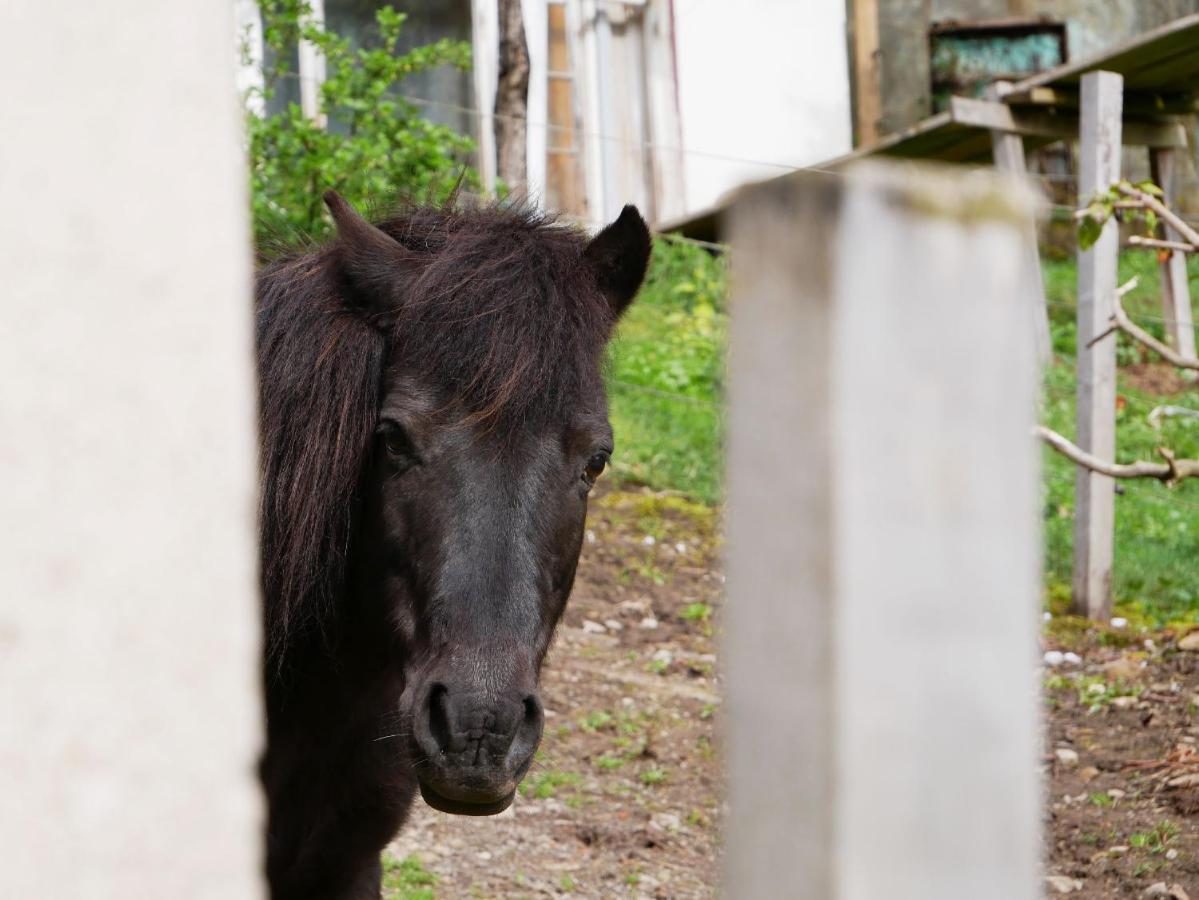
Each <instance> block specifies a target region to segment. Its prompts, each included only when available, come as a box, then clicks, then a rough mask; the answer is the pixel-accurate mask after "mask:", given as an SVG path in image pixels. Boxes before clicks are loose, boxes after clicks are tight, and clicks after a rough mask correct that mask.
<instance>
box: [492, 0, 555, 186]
mask: <svg viewBox="0 0 1199 900" xmlns="http://www.w3.org/2000/svg"><path fill="white" fill-rule="evenodd" d="M499 20H500V46H499V51H498V60H499V71H498V74H497V76H496V93H495V147H496V173H497V174H498V175H499V177H500V178H502V179H503V180H504V183H505V184H506V185H507V187H508V189H509V190H510V191H512V192H513V193H514V194H517V195H518V196H526V190H527V188H528V167H527V165H526V163H525V160H526V153H527V152H528V149H529V148H528V142H529V139H528V135H527V134H526V130H525V123H526V122H527V121H528V118H529V71H530V66H529V45H528V43H527V42H526V41H525V23H524V17H523V16H522V15H521V0H499ZM538 121H544V120H543V119H541V120H538Z"/></svg>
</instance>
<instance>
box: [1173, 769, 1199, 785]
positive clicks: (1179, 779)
mask: <svg viewBox="0 0 1199 900" xmlns="http://www.w3.org/2000/svg"><path fill="white" fill-rule="evenodd" d="M1166 786H1167V787H1172V788H1187V787H1199V772H1192V773H1190V774H1188V775H1177V776H1175V777H1174V778H1171V779H1170V780H1169V781H1167V782H1166Z"/></svg>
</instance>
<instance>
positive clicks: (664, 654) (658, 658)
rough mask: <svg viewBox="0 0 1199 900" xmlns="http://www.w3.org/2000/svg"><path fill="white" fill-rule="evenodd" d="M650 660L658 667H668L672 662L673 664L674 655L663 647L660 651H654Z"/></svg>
mask: <svg viewBox="0 0 1199 900" xmlns="http://www.w3.org/2000/svg"><path fill="white" fill-rule="evenodd" d="M650 659H652V660H653V661H654V662H656V663H657V664H658V665H660V666H669V665H670V664H671V663H672V662H674V654H673V653H671V652H670V651H669V650H667V649H666V648H665V647H663V648H662V649H661V650H655V651H654V655H653V656H651V657H650Z"/></svg>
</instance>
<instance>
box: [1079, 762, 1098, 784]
mask: <svg viewBox="0 0 1199 900" xmlns="http://www.w3.org/2000/svg"><path fill="white" fill-rule="evenodd" d="M1098 777H1099V770H1098V769H1096V768H1095V767H1094V766H1084V767H1083V768H1081V769H1079V770H1078V778H1079V780H1080V781H1082V782H1083V783H1084V784H1085V783H1086V782H1088V781H1094V780H1095V779H1096V778H1098Z"/></svg>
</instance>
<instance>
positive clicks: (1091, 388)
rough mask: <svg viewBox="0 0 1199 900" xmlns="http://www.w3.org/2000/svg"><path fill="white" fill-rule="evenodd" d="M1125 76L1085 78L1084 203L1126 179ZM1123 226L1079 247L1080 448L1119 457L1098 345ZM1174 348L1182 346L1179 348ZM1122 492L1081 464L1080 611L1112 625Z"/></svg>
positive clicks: (1076, 579) (1111, 383)
mask: <svg viewBox="0 0 1199 900" xmlns="http://www.w3.org/2000/svg"><path fill="white" fill-rule="evenodd" d="M1123 107H1124V78H1123V76H1121V75H1117V74H1116V73H1114V72H1089V73H1087V74H1086V75H1084V76H1083V77H1082V111H1081V117H1080V120H1079V129H1078V131H1079V134H1078V198H1079V204H1080V205H1085V204H1087V203H1089V202H1090V199H1091V197H1092V195H1094V194H1095V192H1096V191H1106V190H1107V189H1108V188H1110V187H1111V186H1112V185H1113V184H1114V183H1115V182H1116V181H1118V180H1119V178H1120V149H1121V148H1120V136H1121V131H1122V128H1123V121H1122V119H1121V114H1122V110H1123ZM1119 254H1120V226H1119V223H1117V222H1116V220H1115V217H1114V216H1113V217H1112V218H1111V219H1110V220H1109V221H1108V222H1107V223H1105V224H1104V226H1103V232H1102V234H1101V235H1100V237H1099V239H1098V240H1097V241H1095V244H1094V246H1092V247H1090V248H1088V249H1086V250H1083V249H1082V248H1081V247H1080V248H1079V250H1078V314H1077V315H1078V318H1077V322H1078V339H1077V344H1078V360H1077V368H1078V399H1077V410H1076V415H1077V419H1078V431H1077V438H1076V441H1077V443H1078V446H1079V447H1081V448H1082V449H1083V450H1085V451H1087V452H1088V453H1092V454H1094V455H1095V456H1097V457H1099V458H1100V459H1112V460H1114V459H1115V458H1116V341H1113V340H1103V341H1098V342H1097V343H1092V341H1094V339H1095V338H1097V337H1098V336H1099V335H1100V334H1102V333H1103V332H1105V331H1107V330H1108V329H1110V328H1111V320H1112V312H1113V311H1114V309H1115V305H1114V304H1115V300H1116V265H1117V261H1118V258H1119ZM1174 348H1175V349H1176V350H1177V349H1180V348H1179V347H1178V345H1177V344H1175V345H1174ZM1115 529H1116V487H1115V482H1114V481H1112V479H1110V478H1108V477H1107V476H1106V475H1100V474H1099V473H1098V472H1094V471H1092V470H1090V469H1087V468H1084V467H1082V466H1079V467H1078V469H1077V470H1076V472H1075V475H1074V572H1073V595H1074V612H1075V613H1077V614H1078V615H1080V616H1089V617H1090V618H1091V619H1093V620H1095V621H1099V622H1106V621H1107V620H1108V619H1109V618H1110V617H1111V614H1112V559H1113V544H1114V541H1115Z"/></svg>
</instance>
